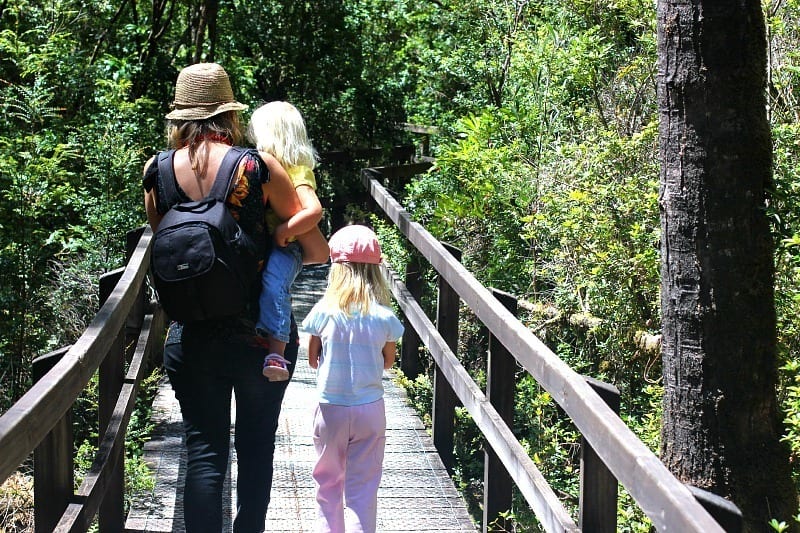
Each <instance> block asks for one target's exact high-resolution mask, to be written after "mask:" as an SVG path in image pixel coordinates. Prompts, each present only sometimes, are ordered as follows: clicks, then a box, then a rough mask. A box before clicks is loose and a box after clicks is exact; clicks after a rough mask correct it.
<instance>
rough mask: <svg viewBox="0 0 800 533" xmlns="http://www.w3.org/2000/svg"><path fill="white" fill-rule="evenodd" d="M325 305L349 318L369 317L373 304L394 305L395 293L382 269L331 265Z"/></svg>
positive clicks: (341, 264) (378, 266) (354, 264)
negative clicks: (393, 293)
mask: <svg viewBox="0 0 800 533" xmlns="http://www.w3.org/2000/svg"><path fill="white" fill-rule="evenodd" d="M323 301H324V302H325V303H326V304H327V305H328V306H330V307H331V308H333V309H338V310H339V311H341V312H343V313H344V314H346V315H352V314H354V313H359V312H360V313H362V314H367V313H369V309H370V304H371V303H372V302H376V303H379V304H381V305H386V306H388V305H390V304H391V292H390V290H389V284H388V282H387V281H386V278H385V277H384V275H383V271H382V270H381V266H380V265H376V264H371V263H331V270H330V273H329V274H328V288H327V289H326V290H325V295H324V296H323Z"/></svg>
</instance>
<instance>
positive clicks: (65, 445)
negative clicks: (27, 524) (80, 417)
mask: <svg viewBox="0 0 800 533" xmlns="http://www.w3.org/2000/svg"><path fill="white" fill-rule="evenodd" d="M67 350H69V347H68V346H67V347H64V348H60V349H58V350H56V351H54V352H50V353H48V354H45V355H42V356H40V357H37V358H36V359H34V360H33V381H34V383H35V382H37V381H39V380H40V379H41V378H42V377H43V376H44V375H45V374H47V372H48V371H49V370H50V369H51V368H53V366H55V364H56V363H58V362H59V361H60V360H61V358H62V357H64V354H65V353H67ZM73 447H74V443H73V435H72V409H67V412H66V413H64V416H63V417H62V418H61V420H59V421H58V423H57V424H56V425H55V426H53V429H51V430H50V433H48V434H47V436H46V437H45V438H44V439H42V441H41V442H40V443H39V445H38V446H37V447H36V449H34V450H33V480H34V481H33V501H34V508H33V520H34V527H35V528H36V532H37V533H38V532H45V533H49V532H51V531H53V529H54V528H55V526H56V524H58V520H59V519H60V518H61V515H62V514H63V513H64V510H65V509H66V508H67V505H69V502H70V499H71V498H72V494H73V490H74V483H75V478H74V470H75V464H74V463H75V460H74V458H73V455H72V450H73Z"/></svg>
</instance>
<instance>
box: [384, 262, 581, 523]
mask: <svg viewBox="0 0 800 533" xmlns="http://www.w3.org/2000/svg"><path fill="white" fill-rule="evenodd" d="M385 268H386V272H387V277H388V278H389V280H390V281H391V286H392V293H393V294H394V296H395V299H396V300H397V303H398V305H399V306H400V308H401V309H402V311H403V313H404V314H405V316H406V317H407V318H408V319H409V321H410V322H411V324H412V325H413V327H414V328H415V329H416V330H417V331H418V332H419V334H420V338H421V339H422V340H423V342H424V343H425V345H426V346H427V347H428V349H429V350H430V353H431V356H432V357H433V358H434V359H435V360H436V364H437V365H438V366H439V368H441V370H442V373H443V375H444V376H445V377H446V378H447V380H448V381H449V382H450V383H451V385H452V386H453V389H454V391H455V392H456V395H457V396H458V398H459V399H460V400H461V402H462V403H463V404H464V407H465V408H466V409H467V411H468V412H469V413H470V415H472V418H473V420H474V422H475V424H476V425H477V426H478V427H479V428H480V430H481V432H483V434H484V436H485V437H486V440H487V441H488V442H489V444H490V445H491V446H492V449H493V450H494V451H495V453H497V456H498V457H499V458H500V459H501V460H502V461H503V464H504V465H506V468H507V469H508V471H509V473H510V475H511V477H512V479H513V480H514V482H515V483H516V484H517V487H518V488H519V490H520V492H521V493H522V495H523V496H524V497H525V499H526V501H527V502H528V504H529V505H530V506H531V509H533V511H534V513H536V516H537V518H538V519H539V521H540V522H541V523H542V525H543V527H544V528H545V530H546V531H552V532H556V531H558V532H577V531H579V530H578V526H577V525H576V524H575V522H574V521H573V520H572V518H571V517H570V516H569V513H567V511H566V509H564V506H563V505H562V504H561V502H560V501H559V500H558V498H557V497H556V495H555V493H554V492H553V489H552V488H550V485H548V483H547V481H546V480H545V479H544V476H543V475H542V473H541V472H540V471H539V469H538V468H536V465H535V464H534V463H533V460H532V459H531V458H530V457H529V456H528V454H527V452H526V451H525V449H524V448H523V447H522V445H521V444H520V443H519V441H517V439H516V437H515V436H514V433H513V432H512V431H511V430H510V429H509V428H508V426H507V425H506V424H505V422H504V421H503V419H502V418H501V417H500V415H499V414H498V413H497V411H496V410H495V408H494V407H493V406H492V405H491V403H489V401H488V400H487V399H486V396H485V395H484V394H483V392H481V390H480V388H478V386H477V385H476V384H475V382H474V381H472V378H471V377H470V375H469V374H468V373H467V371H466V369H465V368H464V367H463V366H462V365H461V363H460V362H459V361H458V359H457V358H456V356H455V355H454V354H453V352H452V351H451V350H450V347H449V346H448V345H447V342H446V341H445V340H444V338H443V337H442V336H441V335H440V334H439V332H438V331H436V328H435V327H434V325H433V323H432V322H431V321H430V319H429V318H428V317H427V316H426V315H425V312H424V311H423V310H422V308H421V307H420V306H419V304H418V303H417V302H416V300H414V298H413V297H412V296H411V293H410V292H409V291H408V289H407V288H406V287H405V286H404V285H403V284H402V282H400V280H399V279H397V277H396V276H395V275H394V273H393V272H391V270H390V269H388V267H385Z"/></svg>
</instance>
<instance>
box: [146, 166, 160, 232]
mask: <svg viewBox="0 0 800 533" xmlns="http://www.w3.org/2000/svg"><path fill="white" fill-rule="evenodd" d="M153 159H155V158H154V157H151V158H150V160H149V161H148V162H147V163H145V165H144V171H143V172H142V175H145V174H147V169H148V168H150V165H151V164H152V163H153ZM144 211H145V213H146V214H147V222H148V223H149V224H150V228H152V230H153V231H155V230H156V229H157V228H158V223H159V222H161V219H162V218H163V216H162V215H160V214H158V209H157V208H156V188H155V187H151V188H150V190H145V191H144Z"/></svg>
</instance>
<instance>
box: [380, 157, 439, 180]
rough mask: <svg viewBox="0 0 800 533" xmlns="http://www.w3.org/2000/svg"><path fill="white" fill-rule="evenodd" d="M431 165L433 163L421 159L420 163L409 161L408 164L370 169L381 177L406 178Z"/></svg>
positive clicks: (420, 172)
mask: <svg viewBox="0 0 800 533" xmlns="http://www.w3.org/2000/svg"><path fill="white" fill-rule="evenodd" d="M432 166H433V163H431V162H429V161H423V162H420V163H409V164H408V165H396V166H391V167H372V169H371V170H374V171H375V172H376V173H377V174H379V175H380V176H381V177H382V178H383V179H388V180H392V179H397V178H408V177H411V176H416V175H417V174H423V173H425V172H427V171H428V169H429V168H431V167H432Z"/></svg>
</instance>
